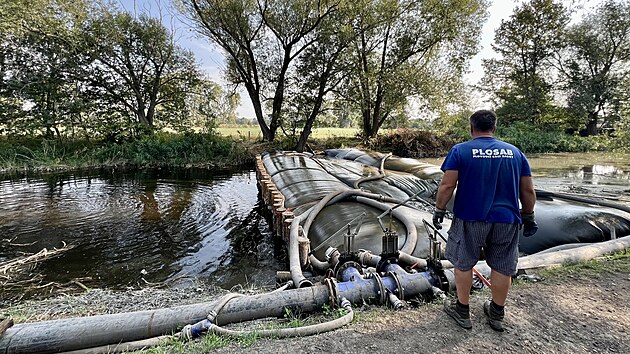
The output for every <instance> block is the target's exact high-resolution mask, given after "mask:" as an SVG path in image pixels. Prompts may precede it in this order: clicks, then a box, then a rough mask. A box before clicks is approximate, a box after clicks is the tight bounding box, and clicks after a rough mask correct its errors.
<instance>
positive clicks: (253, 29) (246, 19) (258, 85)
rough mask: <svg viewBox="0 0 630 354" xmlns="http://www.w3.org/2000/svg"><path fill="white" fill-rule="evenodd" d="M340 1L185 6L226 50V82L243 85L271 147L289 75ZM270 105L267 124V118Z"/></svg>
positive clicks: (194, 0) (198, 0)
mask: <svg viewBox="0 0 630 354" xmlns="http://www.w3.org/2000/svg"><path fill="white" fill-rule="evenodd" d="M339 2H340V0H321V1H311V0H183V3H184V6H185V8H186V12H187V13H188V14H189V16H190V17H191V19H192V20H193V21H194V23H195V24H196V26H197V29H198V30H199V32H200V33H201V34H202V35H205V36H207V37H208V38H209V39H210V41H211V42H213V43H215V44H217V45H218V46H219V47H221V48H222V49H223V51H224V52H225V54H226V60H227V78H228V80H229V81H231V82H233V83H234V84H237V85H238V84H243V85H244V86H245V90H246V91H247V93H248V95H249V98H250V100H251V101H252V106H253V108H254V112H255V114H256V119H257V121H258V124H259V126H260V128H261V131H262V134H263V139H264V140H267V141H273V140H274V139H275V135H276V131H277V129H278V127H279V126H280V124H281V119H282V114H283V110H282V109H283V103H284V98H285V89H286V86H285V85H286V82H287V75H288V73H289V71H290V70H291V68H292V65H293V64H294V60H295V59H296V58H297V57H298V56H299V55H300V54H301V53H302V52H303V51H304V50H305V49H306V48H308V47H309V46H311V45H313V43H315V41H316V38H313V37H310V38H308V39H307V36H309V34H311V33H312V32H313V31H314V30H315V29H316V28H317V27H318V25H319V24H320V23H321V22H322V21H323V20H324V19H326V18H327V17H328V16H330V15H331V14H332V13H333V12H334V11H335V10H336V8H337V6H338V4H339ZM267 100H269V101H270V106H271V114H270V117H269V123H267V121H266V117H265V114H264V112H263V106H264V103H265V102H266V101H267Z"/></svg>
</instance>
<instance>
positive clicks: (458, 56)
mask: <svg viewBox="0 0 630 354" xmlns="http://www.w3.org/2000/svg"><path fill="white" fill-rule="evenodd" d="M353 3H354V5H355V11H356V15H355V17H354V19H353V29H354V32H355V36H354V42H353V54H352V62H351V65H350V67H353V68H354V70H353V71H352V72H351V73H350V74H349V75H348V76H347V77H348V81H347V82H346V83H345V87H344V90H343V91H342V92H341V93H342V95H343V96H344V97H345V98H346V99H348V100H349V101H350V102H352V103H353V104H354V105H355V106H356V107H358V108H359V109H360V111H361V115H362V127H363V134H364V137H366V138H370V137H375V136H376V135H377V133H378V130H379V128H380V127H381V126H382V125H383V123H384V122H385V121H386V119H387V118H388V117H389V116H390V114H392V112H396V111H402V110H404V107H405V105H406V104H407V101H408V98H410V97H415V98H417V99H418V100H419V101H422V102H424V103H425V104H426V105H428V106H430V105H431V102H432V101H433V100H434V99H440V100H442V99H443V98H444V97H443V96H442V97H440V95H439V94H436V93H437V92H439V91H441V90H442V88H445V87H450V88H452V87H458V86H459V87H461V86H460V85H458V84H457V82H461V81H460V80H461V77H462V75H463V72H464V71H465V68H466V62H467V60H468V59H469V58H470V57H472V55H473V54H474V53H475V52H476V50H477V43H478V39H479V35H480V31H481V25H482V23H483V19H484V16H485V8H486V6H487V3H486V2H485V1H481V0H479V1H475V0H449V1H418V0H413V1H402V0H401V1H398V0H377V1H373V0H361V1H355V2H353ZM437 68H440V69H446V70H438V69H437Z"/></svg>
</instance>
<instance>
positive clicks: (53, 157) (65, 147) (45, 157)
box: [0, 133, 252, 171]
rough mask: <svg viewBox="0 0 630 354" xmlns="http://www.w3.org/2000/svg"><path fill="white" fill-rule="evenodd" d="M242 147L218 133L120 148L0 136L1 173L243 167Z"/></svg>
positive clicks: (157, 137)
mask: <svg viewBox="0 0 630 354" xmlns="http://www.w3.org/2000/svg"><path fill="white" fill-rule="evenodd" d="M251 159H252V156H251V154H250V153H249V151H248V149H247V146H245V145H243V144H241V143H238V142H235V141H234V140H233V139H231V138H229V137H224V136H221V135H217V134H197V133H190V134H166V133H161V134H154V135H151V136H146V137H144V138H141V139H138V140H134V141H128V142H124V143H121V144H115V143H103V142H93V141H88V140H67V139H55V140H48V139H41V138H19V139H16V138H12V139H8V138H0V169H2V170H4V171H11V170H62V169H72V168H83V167H93V166H121V165H123V166H135V167H151V166H162V165H170V166H211V167H228V166H235V165H242V164H245V163H248V162H250V161H251Z"/></svg>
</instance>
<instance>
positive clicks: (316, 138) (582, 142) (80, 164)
mask: <svg viewBox="0 0 630 354" xmlns="http://www.w3.org/2000/svg"><path fill="white" fill-rule="evenodd" d="M497 135H498V137H499V138H501V139H504V140H505V141H507V142H510V143H512V144H514V145H516V146H517V147H519V148H520V149H521V150H523V152H525V153H551V152H590V151H624V145H620V143H619V142H620V141H619V140H615V139H612V138H610V137H606V136H596V137H579V136H575V135H567V134H564V133H563V132H558V131H541V130H536V129H528V128H527V127H509V128H504V129H500V130H499V132H498V134H497ZM468 138H469V137H468V136H465V134H464V133H461V134H455V133H453V132H450V133H448V132H435V131H425V130H417V129H398V130H382V131H381V134H380V135H379V136H378V137H377V138H374V139H370V140H368V141H367V142H366V141H363V140H362V139H360V138H359V137H358V131H357V129H355V128H318V129H315V130H314V132H313V134H312V135H311V138H310V139H309V148H310V149H312V150H324V149H330V148H358V149H369V150H374V151H380V152H392V153H393V154H395V155H398V156H401V157H413V158H429V157H441V156H445V155H446V153H447V152H448V150H449V149H450V148H451V147H452V146H453V145H454V144H456V143H458V142H462V141H465V140H467V139H468ZM296 143H297V140H296V139H295V138H292V137H286V136H283V135H282V134H280V133H279V135H278V138H277V139H276V141H274V142H273V143H264V142H261V135H260V130H259V128H258V127H224V128H217V131H216V132H214V133H212V134H201V133H185V134H173V133H156V134H153V135H148V136H145V137H143V138H141V139H138V140H133V141H126V142H123V143H104V142H99V141H90V140H70V139H44V138H32V137H22V138H8V137H0V171H5V172H6V171H14V170H63V169H73V168H84V167H96V166H120V165H124V166H131V167H152V166H164V165H168V166H209V167H218V168H224V167H234V166H240V165H244V164H248V163H251V162H252V161H253V158H254V156H255V155H256V154H257V153H260V152H263V151H272V150H292V149H293V148H294V146H295V144H296Z"/></svg>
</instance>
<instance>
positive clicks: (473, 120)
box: [470, 109, 497, 132]
mask: <svg viewBox="0 0 630 354" xmlns="http://www.w3.org/2000/svg"><path fill="white" fill-rule="evenodd" d="M470 125H471V126H472V127H473V129H474V130H475V131H478V132H489V131H491V130H492V129H494V128H495V127H496V126H497V115H496V114H495V113H494V112H493V111H490V110H487V109H480V110H478V111H477V112H475V113H473V114H472V115H471V116H470Z"/></svg>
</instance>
